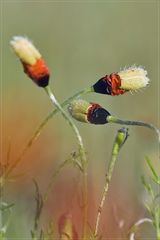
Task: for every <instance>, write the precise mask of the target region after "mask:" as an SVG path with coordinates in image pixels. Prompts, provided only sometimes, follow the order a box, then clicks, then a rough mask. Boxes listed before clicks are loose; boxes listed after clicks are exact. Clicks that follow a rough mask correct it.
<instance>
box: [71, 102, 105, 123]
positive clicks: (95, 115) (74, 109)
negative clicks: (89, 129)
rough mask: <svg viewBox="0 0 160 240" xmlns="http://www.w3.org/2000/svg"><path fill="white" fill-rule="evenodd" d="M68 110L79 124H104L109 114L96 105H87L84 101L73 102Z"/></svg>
mask: <svg viewBox="0 0 160 240" xmlns="http://www.w3.org/2000/svg"><path fill="white" fill-rule="evenodd" d="M68 110H69V112H70V114H71V115H72V117H73V118H75V119H76V120H78V121H80V122H86V123H92V124H105V123H107V122H108V121H107V117H108V116H110V113H109V112H108V111H107V110H105V109H104V108H102V107H101V106H100V105H99V104H97V103H88V102H87V101H85V100H81V99H79V100H74V101H73V102H71V103H70V105H69V107H68Z"/></svg>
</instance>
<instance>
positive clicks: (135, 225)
mask: <svg viewBox="0 0 160 240" xmlns="http://www.w3.org/2000/svg"><path fill="white" fill-rule="evenodd" d="M146 222H148V223H152V224H153V221H152V220H151V219H150V218H142V219H140V220H138V221H137V222H136V223H135V224H134V225H133V227H132V229H133V230H132V229H131V232H130V235H129V240H135V232H136V230H137V228H138V227H139V226H140V225H141V224H143V223H146Z"/></svg>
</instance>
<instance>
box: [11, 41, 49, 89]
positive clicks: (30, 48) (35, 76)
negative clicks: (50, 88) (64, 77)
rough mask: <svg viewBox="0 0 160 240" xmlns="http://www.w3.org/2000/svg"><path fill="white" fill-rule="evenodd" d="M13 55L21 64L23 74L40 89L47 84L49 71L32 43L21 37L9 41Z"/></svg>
mask: <svg viewBox="0 0 160 240" xmlns="http://www.w3.org/2000/svg"><path fill="white" fill-rule="evenodd" d="M10 45H11V46H12V48H13V50H14V52H15V54H16V55H17V56H18V57H19V59H20V61H21V62H22V65H23V68H24V72H25V73H26V74H27V75H28V76H29V77H30V78H31V79H32V80H33V81H34V82H35V83H36V84H37V85H38V86H40V87H46V86H47V85H48V82H49V69H48V67H47V65H46V63H45V61H44V60H43V58H42V56H41V54H40V53H39V51H38V50H37V49H36V48H35V46H34V45H33V44H32V42H31V41H30V40H29V39H27V38H25V37H22V36H14V37H13V38H12V40H11V41H10Z"/></svg>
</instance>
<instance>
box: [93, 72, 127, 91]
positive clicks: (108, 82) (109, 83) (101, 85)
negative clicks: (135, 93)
mask: <svg viewBox="0 0 160 240" xmlns="http://www.w3.org/2000/svg"><path fill="white" fill-rule="evenodd" d="M120 87H121V79H120V77H119V75H118V74H117V73H112V74H110V75H106V76H104V77H103V78H101V79H99V80H98V81H97V82H96V83H95V84H94V85H93V89H94V91H95V92H96V93H101V94H107V95H112V96H115V95H119V94H123V93H125V92H126V90H124V89H121V88H120Z"/></svg>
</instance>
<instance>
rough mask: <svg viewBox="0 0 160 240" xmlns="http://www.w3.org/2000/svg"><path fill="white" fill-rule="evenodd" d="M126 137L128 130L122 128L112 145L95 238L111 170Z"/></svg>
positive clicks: (96, 228)
mask: <svg viewBox="0 0 160 240" xmlns="http://www.w3.org/2000/svg"><path fill="white" fill-rule="evenodd" d="M127 137H128V129H126V128H122V129H119V130H118V132H117V135H116V138H115V141H114V144H113V148H112V154H111V159H110V162H109V165H108V170H107V174H106V180H105V184H104V188H103V193H102V198H101V201H100V204H99V208H98V214H97V218H96V224H95V230H94V237H95V238H96V237H97V234H98V230H99V223H100V218H101V213H102V210H103V206H104V203H105V199H106V195H107V192H108V189H109V184H110V181H111V178H112V174H113V169H114V166H115V163H116V160H117V156H118V153H119V151H120V148H121V147H122V145H123V144H124V143H125V141H126V139H127Z"/></svg>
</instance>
